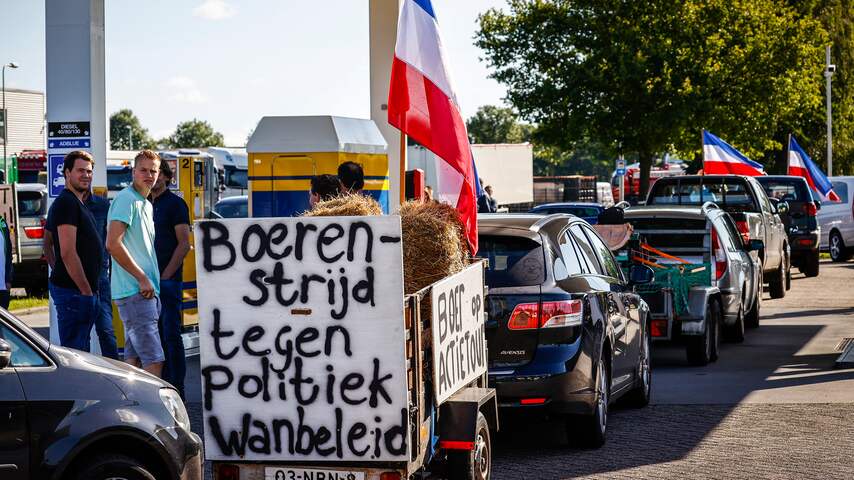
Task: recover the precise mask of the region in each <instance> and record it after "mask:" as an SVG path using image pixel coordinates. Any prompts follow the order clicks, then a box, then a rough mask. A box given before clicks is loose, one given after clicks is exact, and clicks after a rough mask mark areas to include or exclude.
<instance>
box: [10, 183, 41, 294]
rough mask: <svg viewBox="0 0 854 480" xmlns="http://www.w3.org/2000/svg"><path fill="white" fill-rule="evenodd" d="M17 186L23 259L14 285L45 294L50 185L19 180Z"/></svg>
mask: <svg viewBox="0 0 854 480" xmlns="http://www.w3.org/2000/svg"><path fill="white" fill-rule="evenodd" d="M17 189H18V221H19V222H20V225H19V227H18V232H19V235H20V238H21V255H20V257H21V260H20V262H19V263H17V264H16V265H15V266H14V268H15V271H14V274H13V280H12V284H13V285H12V286H13V287H18V288H26V289H27V294H28V295H31V296H42V295H45V294H46V293H47V261H46V260H45V259H44V255H43V254H42V244H43V242H44V225H45V222H46V221H47V187H46V186H45V185H42V184H41V183H19V184H18V186H17Z"/></svg>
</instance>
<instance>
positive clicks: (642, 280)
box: [629, 265, 655, 285]
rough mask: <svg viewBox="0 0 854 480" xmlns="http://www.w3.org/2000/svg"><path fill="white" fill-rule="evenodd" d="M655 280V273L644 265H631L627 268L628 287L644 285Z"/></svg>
mask: <svg viewBox="0 0 854 480" xmlns="http://www.w3.org/2000/svg"><path fill="white" fill-rule="evenodd" d="M653 280H655V272H654V271H653V270H652V269H651V268H649V267H647V266H646V265H632V266H631V267H630V268H629V285H644V284H647V283H652V281H653Z"/></svg>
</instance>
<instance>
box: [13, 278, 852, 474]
mask: <svg viewBox="0 0 854 480" xmlns="http://www.w3.org/2000/svg"><path fill="white" fill-rule="evenodd" d="M852 289H854V262H852V263H847V264H841V265H840V264H831V263H829V262H823V263H822V265H821V275H820V276H819V277H817V278H810V279H808V278H804V277H803V276H802V275H800V274H795V275H794V280H793V285H792V289H791V290H790V291H789V292H787V295H786V298H784V299H780V300H771V299H770V298H769V297H768V296H767V294H766V295H765V299H764V301H763V304H762V315H761V322H760V327H759V328H758V329H756V330H750V331H748V334H747V339H746V340H745V342H744V343H742V344H723V345H722V350H721V354H720V360H719V361H718V362H716V363H715V364H712V365H709V366H707V367H691V366H689V365H687V362H686V361H685V355H684V350H683V349H681V348H677V347H661V346H658V345H656V346H654V348H653V400H652V404H651V405H650V406H648V407H646V408H643V409H639V410H634V409H629V408H626V407H622V406H620V405H615V406H613V407H612V411H611V417H610V424H609V427H608V428H609V430H608V442H607V444H606V445H605V446H604V447H603V448H601V449H598V450H579V449H574V448H570V447H569V446H567V438H566V435H565V433H564V431H563V428H562V426H561V423H560V422H555V421H549V420H531V419H529V418H526V419H520V418H512V417H508V416H504V417H502V418H501V422H502V424H501V431H500V432H498V433H497V434H496V435H495V438H494V439H493V440H494V443H495V456H494V458H493V478H495V479H497V480H500V479H529V478H530V479H568V478H586V479H587V478H589V479H605V478H607V479H623V478H624V479H671V478H672V479H684V478H715V479H718V478H720V479H730V478H731V479H741V478H751V479H811V478H815V479H837V478H838V479H851V478H854V462H852V458H854V451H852V445H854V369H849V370H837V369H834V361H835V359H836V358H837V356H838V355H839V351H837V349H836V347H837V345H838V344H839V343H840V341H841V340H842V339H843V338H845V337H854V296H852ZM44 316H45V315H44V314H40V315H34V316H29V317H27V319H28V322H29V323H31V324H34V325H37V326H41V325H46V318H44ZM188 367H189V368H188V372H187V386H188V392H187V394H188V398H187V405H188V409H189V411H190V415H191V417H192V420H193V428H194V430H196V431H197V432H199V433H201V428H202V427H201V423H202V422H201V417H202V414H201V404H200V399H201V395H200V386H199V369H198V357H191V358H190V359H188ZM208 474H209V472H208Z"/></svg>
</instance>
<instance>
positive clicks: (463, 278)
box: [430, 262, 486, 403]
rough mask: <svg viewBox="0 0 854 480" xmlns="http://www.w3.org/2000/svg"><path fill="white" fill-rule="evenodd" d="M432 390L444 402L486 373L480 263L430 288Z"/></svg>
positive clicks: (440, 401) (481, 269)
mask: <svg viewBox="0 0 854 480" xmlns="http://www.w3.org/2000/svg"><path fill="white" fill-rule="evenodd" d="M430 306H431V310H432V311H431V321H432V326H431V330H432V332H433V390H434V391H435V393H436V401H437V402H439V403H442V402H444V401H445V400H447V399H448V397H450V396H451V395H453V394H454V393H455V392H456V391H457V390H459V389H460V388H462V387H463V386H464V385H466V384H468V383H469V382H471V381H472V380H474V379H476V378H478V377H479V376H481V375H483V374H484V372H486V337H485V336H484V335H485V334H484V321H485V318H484V315H483V263H482V262H478V263H476V264H474V265H471V266H469V267H468V268H466V269H465V270H463V271H462V272H460V273H458V274H456V275H454V276H451V277H448V278H446V279H444V280H442V281H439V282H436V283H435V284H433V288H432V290H431V294H430Z"/></svg>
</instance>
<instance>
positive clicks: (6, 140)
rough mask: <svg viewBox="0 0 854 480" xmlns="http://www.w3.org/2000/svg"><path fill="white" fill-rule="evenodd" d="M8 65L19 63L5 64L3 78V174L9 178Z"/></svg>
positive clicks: (11, 66) (14, 65) (10, 66)
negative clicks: (7, 148) (7, 146)
mask: <svg viewBox="0 0 854 480" xmlns="http://www.w3.org/2000/svg"><path fill="white" fill-rule="evenodd" d="M6 67H9V68H18V65H17V64H16V63H15V62H9V63H6V64H3V75H2V77H3V80H2V91H3V176H4V177H5V178H9V161H8V160H7V157H6V145H8V144H9V128H8V125H9V113H8V112H6Z"/></svg>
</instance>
